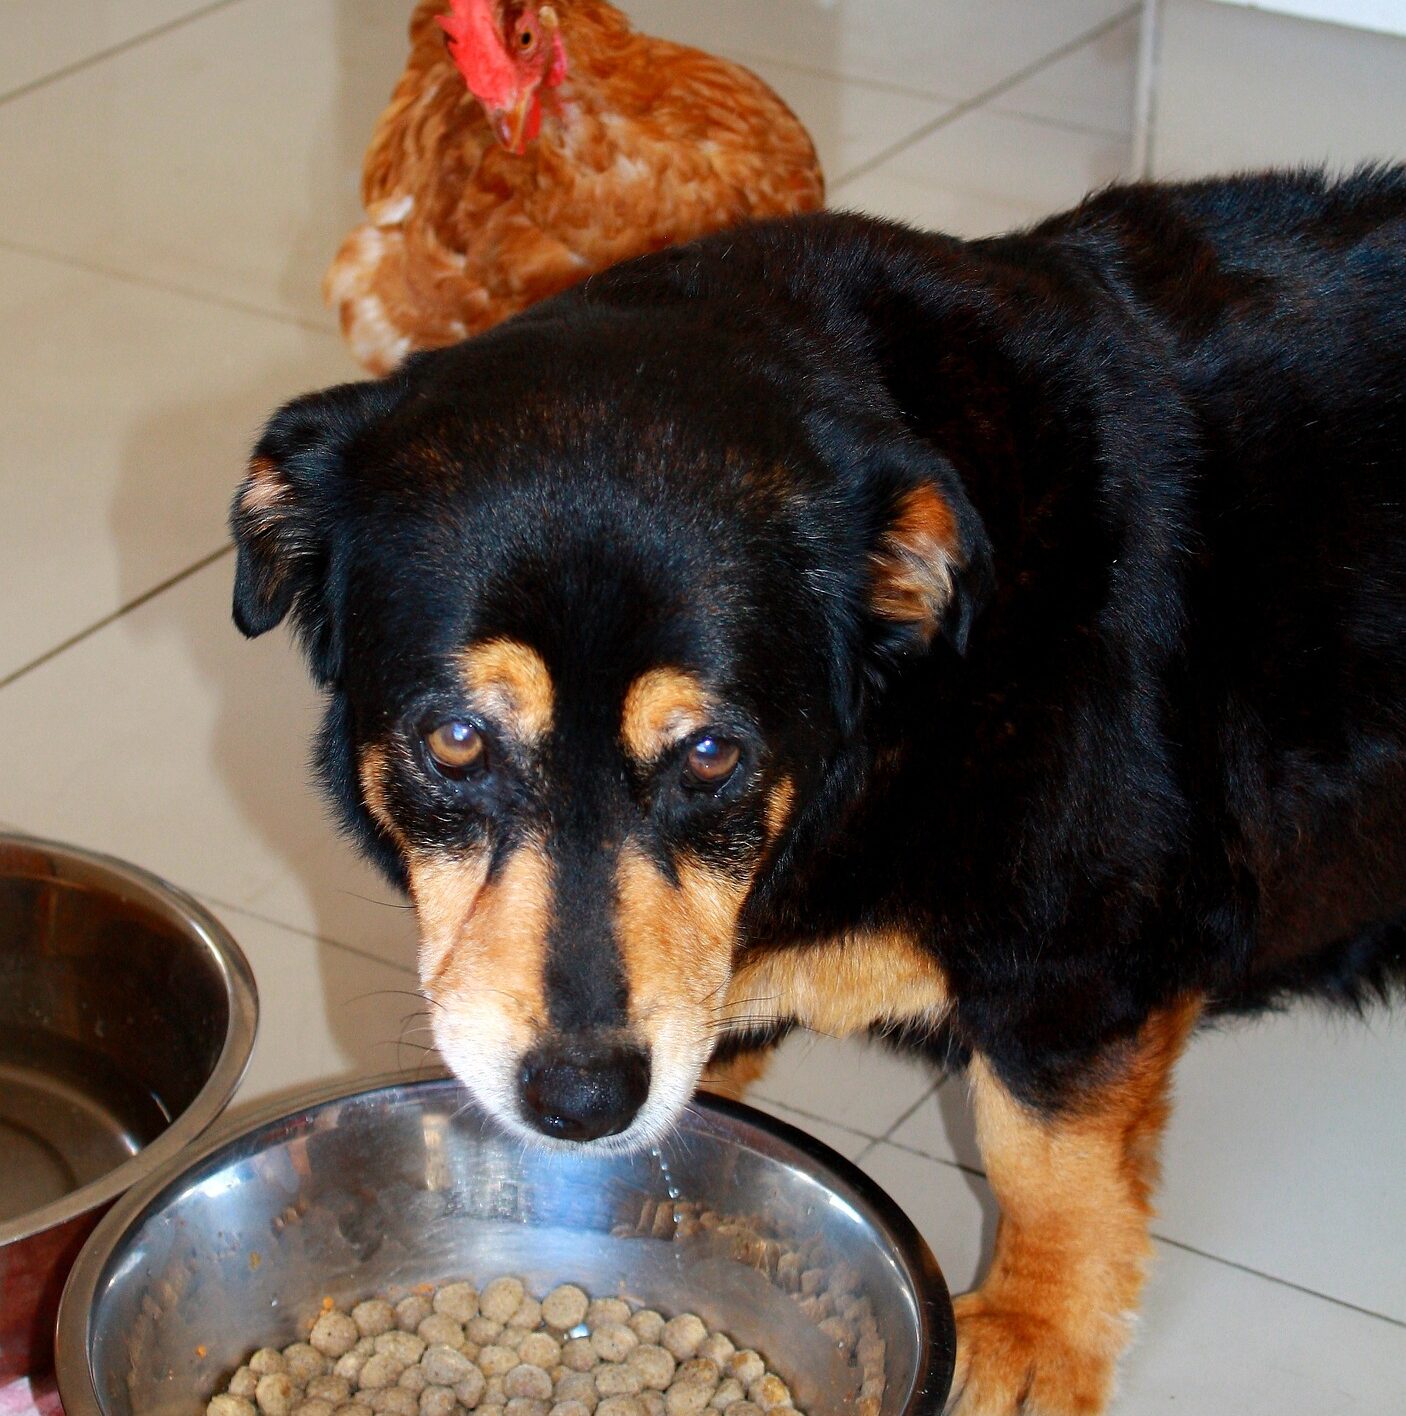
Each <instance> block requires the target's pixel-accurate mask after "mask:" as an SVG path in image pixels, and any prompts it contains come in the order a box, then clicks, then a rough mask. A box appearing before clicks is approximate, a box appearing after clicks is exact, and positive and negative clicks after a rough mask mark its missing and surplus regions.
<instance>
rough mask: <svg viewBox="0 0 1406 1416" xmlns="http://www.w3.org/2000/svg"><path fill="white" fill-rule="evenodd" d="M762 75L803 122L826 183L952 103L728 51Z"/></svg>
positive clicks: (876, 153)
mask: <svg viewBox="0 0 1406 1416" xmlns="http://www.w3.org/2000/svg"><path fill="white" fill-rule="evenodd" d="M729 57H733V58H736V59H738V61H739V62H741V63H743V64H746V65H747V67H748V68H750V69H751V70H752V71H753V73H755V74H756V75H757V76H758V77H759V78H761V79H764V80H765V81H766V82H767V83H768V84H770V85H771V87H772V88H773V89H774V90H775V91H776V92H777V93H778V94H779V95H780V96H781V98H782V99H783V100H784V101H785V102H786V103H787V104H788V105H789V106H790V108H791V111H792V112H793V113H795V115H796V116H797V117H798V118H799V119H800V120H801V122H802V123H804V124H805V125H806V129H807V131H808V132H809V133H810V136H811V138H812V140H813V141H814V143H815V150H816V152H817V153H818V154H819V156H820V164H821V166H822V167H823V168H824V170H825V175H826V177H827V179H828V180H829V181H830V182H837V181H840V180H841V179H842V178H843V177H844V175H845V174H846V173H847V172H851V171H853V170H854V168H856V167H858V166H859V165H860V164H861V163H864V162H868V161H870V160H871V159H872V158H874V157H877V156H878V155H879V154H880V153H881V152H884V151H886V150H887V149H888V148H890V147H892V146H893V145H894V144H895V143H897V142H901V141H902V140H903V139H904V138H905V137H906V136H908V135H909V134H911V133H916V132H917V131H918V130H919V129H920V128H922V127H924V126H925V125H927V124H928V123H931V122H933V121H934V120H935V119H937V118H940V117H941V116H942V115H943V114H944V113H947V112H949V111H950V110H951V108H952V104H951V103H950V102H944V101H941V100H938V99H933V98H925V97H920V96H918V95H916V94H911V93H902V92H899V91H896V90H893V89H888V88H882V87H879V86H876V85H873V84H862V83H857V82H854V81H852V80H850V81H846V80H843V79H838V78H836V77H834V76H833V75H831V74H822V73H817V72H814V71H811V70H806V69H798V68H795V67H793V66H792V65H790V64H780V63H777V62H775V61H774V60H770V59H755V58H751V57H749V56H746V55H733V56H729Z"/></svg>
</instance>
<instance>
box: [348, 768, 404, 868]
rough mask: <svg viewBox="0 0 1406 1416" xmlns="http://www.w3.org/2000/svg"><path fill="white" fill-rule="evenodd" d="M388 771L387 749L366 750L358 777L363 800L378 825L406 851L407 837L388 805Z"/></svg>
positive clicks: (358, 769)
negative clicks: (402, 832)
mask: <svg viewBox="0 0 1406 1416" xmlns="http://www.w3.org/2000/svg"><path fill="white" fill-rule="evenodd" d="M387 771H388V766H387V760H386V749H385V748H384V747H380V746H373V747H368V748H364V749H363V750H362V753H361V761H360V764H359V765H358V768H357V775H358V776H359V777H360V778H361V799H362V801H364V802H365V803H366V809H367V811H369V812H370V813H371V815H372V816H373V817H374V818H375V819H376V823H377V825H379V826H380V827H382V828H383V829H384V830H385V832H386V834H387V835H388V836H389V837H390V838H391V840H393V841H394V842H395V843H396V845H398V846H399V847H400V848H401V850H402V851H403V850H404V849H405V837H404V836H402V835H401V831H400V827H399V826H397V825H396V823H395V818H394V817H393V816H392V815H391V813H390V808H389V807H388V806H387V805H386V775H387Z"/></svg>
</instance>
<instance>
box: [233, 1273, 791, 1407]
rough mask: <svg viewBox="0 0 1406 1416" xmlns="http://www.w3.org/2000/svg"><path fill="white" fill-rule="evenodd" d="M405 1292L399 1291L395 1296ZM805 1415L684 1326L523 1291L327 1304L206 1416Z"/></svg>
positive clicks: (493, 1287) (559, 1294) (422, 1291)
mask: <svg viewBox="0 0 1406 1416" xmlns="http://www.w3.org/2000/svg"><path fill="white" fill-rule="evenodd" d="M402 1292H403V1291H402ZM773 1412H774V1413H776V1416H802V1413H800V1412H797V1411H794V1410H792V1408H791V1393H790V1390H789V1388H788V1387H787V1386H786V1383H785V1382H783V1381H782V1380H781V1379H780V1378H779V1377H776V1376H774V1375H772V1374H771V1373H770V1372H768V1371H767V1369H766V1363H765V1362H764V1361H763V1360H762V1358H761V1357H760V1356H759V1355H758V1354H757V1353H755V1352H753V1351H751V1350H750V1349H747V1350H744V1351H741V1352H739V1351H738V1350H737V1348H736V1346H735V1345H734V1343H733V1342H732V1340H731V1339H730V1338H729V1337H727V1336H726V1335H725V1334H723V1333H718V1332H710V1331H709V1330H708V1326H707V1324H706V1323H704V1321H703V1319H702V1318H700V1317H698V1316H697V1315H696V1314H694V1313H684V1314H682V1315H680V1316H679V1317H676V1318H670V1319H668V1320H666V1319H665V1318H664V1316H663V1315H662V1314H660V1313H656V1312H655V1311H654V1310H653V1309H649V1308H644V1309H640V1310H639V1311H637V1312H636V1311H633V1310H632V1309H631V1308H630V1305H629V1304H628V1303H626V1302H624V1301H623V1300H621V1299H619V1298H596V1299H592V1298H590V1297H589V1296H588V1295H587V1294H586V1293H585V1292H583V1291H582V1290H581V1289H580V1288H578V1287H576V1285H575V1284H570V1283H567V1284H562V1285H561V1286H560V1287H557V1288H553V1289H552V1290H551V1292H549V1293H548V1294H546V1296H545V1297H543V1298H541V1299H538V1298H535V1297H533V1296H532V1295H531V1294H529V1293H528V1292H527V1289H526V1287H525V1286H524V1284H523V1282H522V1280H521V1279H519V1278H513V1277H511V1276H505V1277H503V1278H495V1279H494V1280H493V1281H492V1282H491V1283H489V1284H486V1285H485V1286H484V1287H483V1288H482V1289H479V1288H475V1287H474V1285H473V1284H471V1283H449V1284H446V1285H445V1286H444V1287H443V1288H440V1289H438V1290H432V1289H430V1288H428V1287H425V1288H419V1289H416V1290H415V1292H413V1293H411V1294H410V1295H409V1296H401V1297H400V1298H399V1299H398V1300H397V1301H396V1302H394V1303H391V1302H388V1301H387V1300H386V1299H384V1298H369V1299H367V1300H366V1301H365V1302H361V1303H358V1304H357V1305H356V1306H355V1307H354V1308H352V1309H351V1311H350V1312H349V1313H348V1312H346V1311H344V1310H343V1309H340V1308H337V1307H335V1306H333V1304H332V1300H331V1299H324V1300H323V1310H322V1311H321V1312H320V1313H318V1315H317V1318H316V1320H315V1321H313V1322H311V1323H310V1324H309V1331H308V1334H307V1340H306V1341H303V1342H294V1343H291V1344H289V1345H288V1346H287V1347H285V1348H283V1350H282V1351H279V1350H278V1349H277V1348H273V1347H261V1348H260V1349H259V1350H258V1351H257V1352H255V1353H254V1354H253V1355H252V1356H251V1357H250V1358H249V1359H248V1361H247V1362H246V1363H245V1364H244V1365H243V1366H241V1367H239V1368H237V1369H236V1371H235V1372H234V1374H233V1376H232V1377H231V1378H230V1380H229V1384H228V1386H227V1387H226V1389H225V1390H224V1391H223V1392H221V1393H220V1394H219V1395H218V1396H216V1397H214V1398H212V1399H211V1401H210V1402H209V1404H208V1405H207V1406H206V1408H205V1413H206V1416H719V1413H727V1416H768V1413H773Z"/></svg>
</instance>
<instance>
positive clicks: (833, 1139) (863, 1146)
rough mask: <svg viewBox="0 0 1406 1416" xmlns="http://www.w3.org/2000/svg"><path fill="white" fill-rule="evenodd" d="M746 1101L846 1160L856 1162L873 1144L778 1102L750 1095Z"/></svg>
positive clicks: (853, 1132)
mask: <svg viewBox="0 0 1406 1416" xmlns="http://www.w3.org/2000/svg"><path fill="white" fill-rule="evenodd" d="M746 1100H747V1104H748V1105H749V1106H753V1107H755V1108H756V1109H757V1110H758V1111H765V1112H766V1113H767V1115H768V1116H775V1117H777V1118H778V1119H780V1120H782V1121H785V1122H786V1123H787V1124H788V1125H791V1126H794V1127H795V1128H796V1129H797V1130H798V1131H804V1132H805V1133H806V1135H808V1136H814V1137H815V1139H816V1140H817V1141H822V1142H823V1143H824V1144H825V1145H827V1146H829V1147H830V1149H831V1150H833V1151H838V1152H839V1153H840V1154H841V1155H842V1156H844V1157H845V1159H846V1160H858V1159H859V1157H860V1156H861V1155H862V1154H863V1153H864V1152H865V1151H866V1150H868V1149H869V1147H870V1146H872V1145H873V1144H874V1142H873V1141H872V1140H871V1139H870V1138H869V1137H868V1136H863V1135H860V1133H859V1132H858V1131H852V1130H849V1129H848V1128H847V1127H844V1126H836V1125H834V1124H833V1123H831V1122H829V1121H822V1120H819V1119H818V1118H816V1117H814V1116H807V1115H806V1114H805V1113H804V1112H801V1111H795V1110H793V1109H792V1108H791V1107H789V1106H782V1105H781V1103H780V1102H776V1101H770V1100H768V1099H767V1098H766V1097H764V1096H759V1095H751V1096H748V1097H747V1099H746Z"/></svg>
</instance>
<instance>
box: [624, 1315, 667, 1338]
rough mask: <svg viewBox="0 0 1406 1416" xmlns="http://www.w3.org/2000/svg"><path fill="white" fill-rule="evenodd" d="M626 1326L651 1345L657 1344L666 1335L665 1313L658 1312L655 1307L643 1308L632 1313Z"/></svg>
mask: <svg viewBox="0 0 1406 1416" xmlns="http://www.w3.org/2000/svg"><path fill="white" fill-rule="evenodd" d="M626 1326H627V1327H628V1328H629V1329H630V1331H631V1332H632V1333H634V1335H635V1336H636V1337H637V1338H639V1340H640V1341H641V1342H643V1343H647V1344H648V1345H650V1346H651V1347H653V1346H657V1345H658V1342H659V1339H660V1338H661V1337H663V1335H664V1315H663V1313H656V1312H655V1311H654V1309H653V1308H641V1309H640V1310H639V1312H638V1313H631V1314H630V1321H629V1322H628V1323H627V1324H626Z"/></svg>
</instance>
